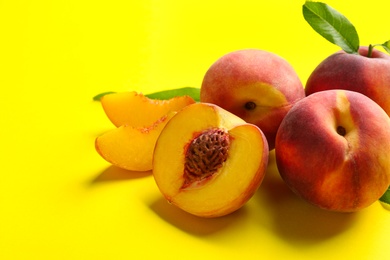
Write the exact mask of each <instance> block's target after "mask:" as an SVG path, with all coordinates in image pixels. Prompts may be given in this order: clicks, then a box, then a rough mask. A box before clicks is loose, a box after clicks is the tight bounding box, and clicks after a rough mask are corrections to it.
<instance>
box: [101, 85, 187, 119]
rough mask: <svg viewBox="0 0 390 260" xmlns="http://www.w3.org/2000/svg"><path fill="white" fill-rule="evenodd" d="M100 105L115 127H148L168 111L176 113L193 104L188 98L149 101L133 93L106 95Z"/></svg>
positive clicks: (149, 99)
mask: <svg viewBox="0 0 390 260" xmlns="http://www.w3.org/2000/svg"><path fill="white" fill-rule="evenodd" d="M101 103H102V106H103V109H104V112H105V113H106V115H107V117H108V118H109V120H110V121H111V122H112V123H113V124H114V125H115V126H117V127H119V126H122V125H131V126H133V127H148V126H150V125H152V124H153V123H154V122H156V121H158V120H159V119H160V118H161V117H163V116H165V115H166V114H168V113H169V112H170V111H178V110H180V109H182V108H183V107H185V106H187V105H190V104H193V103H195V101H194V100H193V99H192V98H191V97H190V96H178V97H174V98H171V99H168V100H159V99H151V98H148V97H146V96H144V95H143V94H141V93H137V92H135V91H129V92H119V93H113V94H108V95H105V96H103V97H102V99H101Z"/></svg>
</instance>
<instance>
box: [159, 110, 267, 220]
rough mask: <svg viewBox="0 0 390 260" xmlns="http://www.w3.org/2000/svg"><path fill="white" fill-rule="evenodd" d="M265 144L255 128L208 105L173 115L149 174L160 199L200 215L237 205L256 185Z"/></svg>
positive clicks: (262, 172)
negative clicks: (155, 185)
mask: <svg viewBox="0 0 390 260" xmlns="http://www.w3.org/2000/svg"><path fill="white" fill-rule="evenodd" d="M268 151H269V150H268V143H267V139H266V138H265V136H264V134H263V132H262V131H261V130H260V128H258V127H257V126H255V125H253V124H249V123H246V122H245V121H244V120H243V119H241V118H239V117H238V116H236V115H234V114H232V113H230V112H228V111H227V110H224V109H222V108H221V107H219V106H217V105H214V104H210V103H196V104H192V105H189V106H187V107H185V108H184V109H182V110H181V111H180V112H178V113H177V114H176V115H175V116H173V117H172V119H171V120H170V121H169V122H168V123H167V125H166V126H165V127H164V129H163V131H162V132H161V134H160V136H159V138H158V140H157V143H156V147H155V150H154V157H153V176H154V178H155V181H156V184H157V186H158V188H159V189H160V191H161V193H162V194H163V195H164V197H165V198H166V199H167V200H168V202H170V203H171V204H173V205H176V206H177V207H179V208H181V209H182V210H184V211H186V212H188V213H191V214H193V215H196V216H200V217H219V216H223V215H227V214H229V213H232V212H234V211H236V210H238V209H239V208H240V207H242V206H243V205H244V204H245V203H246V202H247V201H248V200H249V199H250V198H251V197H252V196H253V194H254V193H255V191H256V190H257V189H258V187H259V186H260V184H261V182H262V180H263V178H264V175H265V172H266V168H267V164H268V154H269V153H268Z"/></svg>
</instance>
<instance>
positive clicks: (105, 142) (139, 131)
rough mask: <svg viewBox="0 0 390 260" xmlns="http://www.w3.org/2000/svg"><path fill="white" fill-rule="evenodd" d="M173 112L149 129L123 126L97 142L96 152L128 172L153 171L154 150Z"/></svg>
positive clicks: (100, 137) (102, 136)
mask: <svg viewBox="0 0 390 260" xmlns="http://www.w3.org/2000/svg"><path fill="white" fill-rule="evenodd" d="M174 114H175V112H171V113H169V114H167V115H165V116H163V117H162V118H160V119H159V120H157V121H156V122H155V123H154V124H152V125H151V126H149V127H132V126H129V125H122V126H120V127H118V128H115V129H113V130H110V131H108V132H107V133H104V134H103V135H101V136H99V137H98V138H96V140H95V148H96V151H97V152H98V153H99V154H100V156H102V157H103V158H104V159H105V160H106V161H108V162H109V163H111V164H113V165H115V166H117V167H120V168H122V169H126V170H132V171H148V170H151V169H152V159H153V150H154V146H155V144H156V141H157V138H158V136H159V135H160V133H161V131H162V129H163V128H164V126H165V125H166V124H167V122H168V121H169V119H170V118H172V116H173V115H174Z"/></svg>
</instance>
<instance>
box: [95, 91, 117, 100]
mask: <svg viewBox="0 0 390 260" xmlns="http://www.w3.org/2000/svg"><path fill="white" fill-rule="evenodd" d="M113 93H116V92H114V91H107V92H103V93H100V94H97V95H96V96H94V97H93V101H100V100H101V99H102V97H103V96H105V95H107V94H113Z"/></svg>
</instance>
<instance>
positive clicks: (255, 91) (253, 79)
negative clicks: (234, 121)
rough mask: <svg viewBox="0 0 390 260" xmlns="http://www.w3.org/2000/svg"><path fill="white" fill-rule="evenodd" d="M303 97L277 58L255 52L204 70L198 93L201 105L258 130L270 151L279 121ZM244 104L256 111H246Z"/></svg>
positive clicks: (236, 53)
mask: <svg viewBox="0 0 390 260" xmlns="http://www.w3.org/2000/svg"><path fill="white" fill-rule="evenodd" d="M303 97H305V92H304V88H303V85H302V83H301V81H300V79H299V77H298V75H297V74H296V72H295V71H294V69H293V67H292V66H291V65H290V64H289V63H288V62H287V61H286V60H285V59H283V58H281V57H280V56H278V55H276V54H274V53H271V52H268V51H264V50H257V49H245V50H238V51H233V52H230V53H228V54H226V55H224V56H222V57H221V58H220V59H218V60H217V61H216V62H215V63H214V64H212V65H211V67H210V68H209V69H208V70H207V72H206V74H205V76H204V78H203V82H202V86H201V91H200V100H201V101H202V102H208V103H213V104H216V105H218V106H220V107H222V108H224V109H226V110H228V111H230V112H232V113H233V114H235V115H237V116H239V117H241V118H242V119H244V120H245V121H246V122H248V123H252V124H255V125H257V126H258V127H260V129H261V130H262V131H263V133H264V135H265V136H266V137H267V141H268V145H269V148H270V150H271V149H273V148H274V141H275V136H276V132H277V129H278V127H279V125H280V122H281V121H282V119H283V117H284V116H285V115H286V113H287V112H288V110H289V109H290V108H291V106H292V105H293V104H294V103H295V102H296V101H298V100H300V99H301V98H303ZM248 102H253V104H256V107H255V108H254V109H248V107H247V106H246V104H247V103H248Z"/></svg>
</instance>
